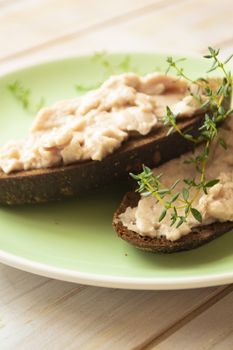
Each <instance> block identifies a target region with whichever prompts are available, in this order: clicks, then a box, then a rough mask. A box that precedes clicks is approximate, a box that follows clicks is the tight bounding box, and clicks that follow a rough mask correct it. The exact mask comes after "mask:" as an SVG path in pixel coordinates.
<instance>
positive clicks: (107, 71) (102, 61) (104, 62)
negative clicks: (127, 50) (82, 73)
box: [75, 51, 137, 94]
mask: <svg viewBox="0 0 233 350" xmlns="http://www.w3.org/2000/svg"><path fill="white" fill-rule="evenodd" d="M92 62H94V63H97V64H98V65H100V67H102V70H103V78H102V79H100V80H99V81H98V82H97V83H94V84H92V85H85V84H76V85H75V89H76V91H77V92H78V93H80V94H82V93H86V92H88V91H91V90H95V89H98V88H99V87H100V86H101V85H102V84H103V83H104V81H105V80H106V79H107V78H108V77H109V76H110V75H115V74H120V73H124V72H135V73H136V72H137V68H136V67H135V66H134V65H133V64H132V58H131V56H130V55H125V56H124V57H123V58H122V59H121V61H120V62H119V63H116V64H114V63H112V61H111V60H110V59H109V57H108V53H107V52H106V51H98V52H96V53H95V54H94V55H93V57H92Z"/></svg>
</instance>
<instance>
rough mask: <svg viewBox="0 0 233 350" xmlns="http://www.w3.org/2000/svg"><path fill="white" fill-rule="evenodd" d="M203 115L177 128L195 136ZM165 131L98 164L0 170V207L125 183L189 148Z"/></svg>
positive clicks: (157, 131)
mask: <svg viewBox="0 0 233 350" xmlns="http://www.w3.org/2000/svg"><path fill="white" fill-rule="evenodd" d="M210 83H211V85H213V84H215V85H216V86H215V85H213V86H214V88H217V86H218V79H217V80H216V79H210ZM230 104H231V97H230V96H229V97H228V98H227V99H225V100H224V101H223V106H224V108H225V109H229V108H230ZM204 114H205V113H203V112H197V113H196V114H195V115H194V116H192V117H187V118H183V119H179V121H178V125H179V127H180V129H182V130H185V129H186V128H188V129H189V128H190V127H192V131H190V133H191V134H194V135H195V134H197V132H198V128H199V127H200V125H201V123H202V121H203V119H204ZM167 131H168V129H167V128H166V127H164V126H163V127H160V128H159V129H155V130H153V131H152V132H151V133H150V134H148V135H146V136H140V137H137V138H131V139H129V140H127V141H126V142H124V143H123V144H122V146H121V147H120V148H119V149H118V150H116V151H114V152H113V153H112V154H110V155H108V156H107V157H105V158H104V159H103V160H101V161H93V160H88V161H82V162H77V163H74V164H71V165H66V166H58V167H53V168H47V169H37V170H29V171H18V172H14V173H10V174H4V173H3V172H1V171H0V204H3V205H15V204H26V203H43V202H49V201H58V200H62V199H64V198H67V197H72V196H77V195H79V194H81V193H85V192H86V191H87V190H90V189H92V188H96V187H100V186H103V185H105V184H109V183H114V182H116V181H117V182H118V181H120V180H127V179H128V178H129V175H128V174H129V172H139V171H140V170H141V165H142V164H143V163H145V164H146V165H147V166H149V167H155V166H158V165H160V164H162V163H164V162H166V161H168V160H170V159H173V158H175V157H178V156H180V155H181V154H183V153H185V152H187V151H190V150H191V149H192V147H193V145H192V143H191V142H189V141H187V140H185V139H184V138H183V137H182V136H180V135H179V134H178V133H176V132H175V133H172V134H170V135H169V136H167Z"/></svg>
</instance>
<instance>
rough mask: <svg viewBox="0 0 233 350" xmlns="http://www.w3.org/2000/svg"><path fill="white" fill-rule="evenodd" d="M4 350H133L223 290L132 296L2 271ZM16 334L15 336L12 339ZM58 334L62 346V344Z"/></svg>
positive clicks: (134, 293) (0, 340)
mask: <svg viewBox="0 0 233 350" xmlns="http://www.w3.org/2000/svg"><path fill="white" fill-rule="evenodd" d="M0 280H1V290H0V300H1V304H0V315H1V326H0V327H1V328H0V343H1V346H2V347H3V349H20V350H21V349H23V350H31V349H33V348H37V346H38V340H39V341H40V348H39V349H56V350H57V349H64V348H66V349H101V350H103V349H110V348H111V349H116V350H117V349H133V348H135V347H138V348H140V347H141V346H143V344H144V342H145V341H146V340H147V339H150V338H154V336H156V335H157V334H160V333H161V332H162V331H164V330H165V329H166V328H167V327H169V326H170V325H172V324H174V323H175V322H176V321H178V320H179V319H180V318H183V317H184V316H185V315H186V314H187V313H190V312H192V310H194V309H195V308H196V307H199V306H200V305H202V304H204V303H205V302H207V301H208V300H209V299H210V298H212V297H213V296H214V295H216V294H218V293H220V292H221V290H222V289H223V288H224V287H219V288H206V289H197V290H190V291H188V290H186V291H174V292H173V291H160V292H153V291H127V290H117V289H104V288H94V287H85V286H80V285H75V284H72V283H64V282H60V281H55V280H49V279H47V278H43V277H38V276H34V275H31V274H28V273H25V272H21V271H18V270H14V269H12V268H9V267H5V266H1V268H0ZM12 330H14V336H12ZM58 335H59V341H58V338H57V337H58Z"/></svg>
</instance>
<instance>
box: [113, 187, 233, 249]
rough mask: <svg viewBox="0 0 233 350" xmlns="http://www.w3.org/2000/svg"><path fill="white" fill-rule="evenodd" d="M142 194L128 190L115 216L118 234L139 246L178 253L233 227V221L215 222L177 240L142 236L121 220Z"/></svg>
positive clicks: (197, 228) (114, 224)
mask: <svg viewBox="0 0 233 350" xmlns="http://www.w3.org/2000/svg"><path fill="white" fill-rule="evenodd" d="M139 199H140V195H139V194H138V193H135V192H128V193H126V195H125V196H124V198H123V200H122V202H121V204H120V206H119V208H118V209H117V211H116V212H115V214H114V217H113V228H114V229H115V231H116V232H117V234H118V236H119V237H120V238H122V239H124V240H125V241H127V242H128V243H130V244H132V245H134V246H135V247H137V248H140V249H143V250H146V251H150V252H154V253H176V252H181V251H184V250H190V249H194V248H197V247H200V246H202V245H203V244H206V243H208V242H210V241H212V240H213V239H215V238H217V237H220V236H221V235H223V234H224V233H226V232H229V231H230V230H231V229H232V228H233V222H230V221H228V222H223V223H221V222H215V223H213V224H211V225H205V226H197V227H193V228H192V230H191V231H190V233H189V234H187V235H185V236H183V237H181V238H180V239H178V240H176V241H169V240H168V239H166V238H165V237H161V238H151V237H146V236H141V235H139V234H138V233H137V232H134V231H131V230H128V229H127V228H126V227H125V226H124V225H123V224H122V222H121V220H120V217H119V216H120V214H121V213H124V212H125V210H126V208H128V207H131V208H134V207H136V206H137V204H138V201H139Z"/></svg>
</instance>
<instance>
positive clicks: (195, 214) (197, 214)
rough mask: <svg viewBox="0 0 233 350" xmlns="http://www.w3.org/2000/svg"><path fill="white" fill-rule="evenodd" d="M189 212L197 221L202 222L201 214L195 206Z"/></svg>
mask: <svg viewBox="0 0 233 350" xmlns="http://www.w3.org/2000/svg"><path fill="white" fill-rule="evenodd" d="M191 213H192V215H193V217H194V219H196V220H197V221H198V222H200V223H202V215H201V213H200V212H199V210H197V209H196V208H191Z"/></svg>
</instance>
